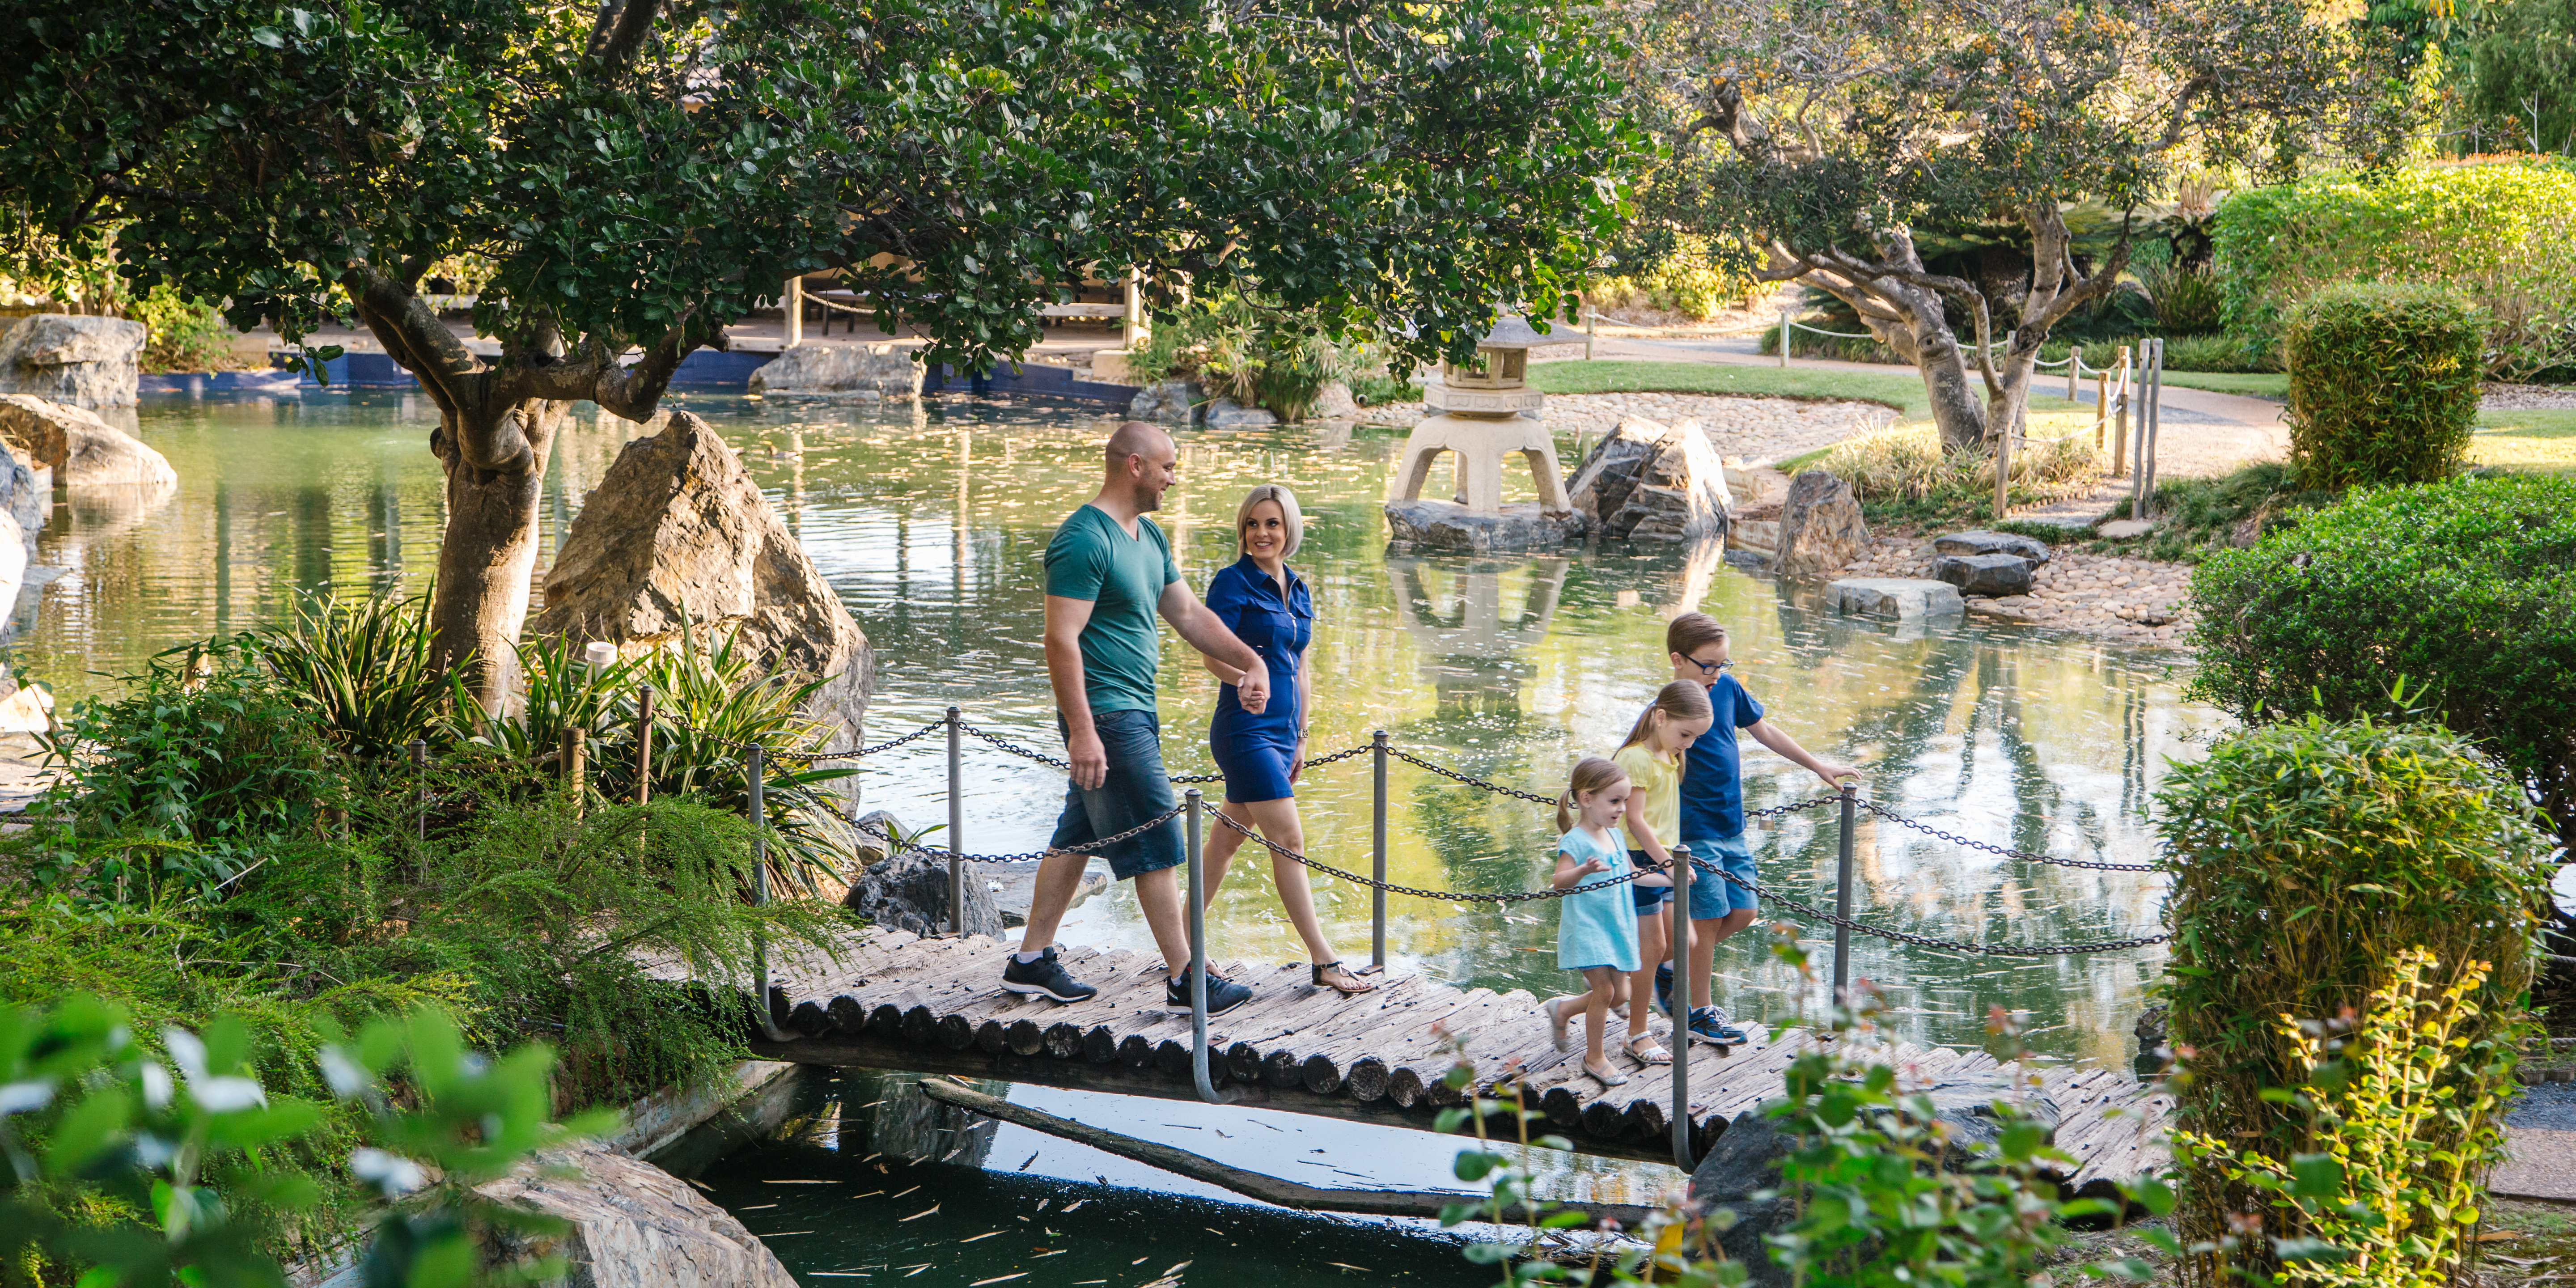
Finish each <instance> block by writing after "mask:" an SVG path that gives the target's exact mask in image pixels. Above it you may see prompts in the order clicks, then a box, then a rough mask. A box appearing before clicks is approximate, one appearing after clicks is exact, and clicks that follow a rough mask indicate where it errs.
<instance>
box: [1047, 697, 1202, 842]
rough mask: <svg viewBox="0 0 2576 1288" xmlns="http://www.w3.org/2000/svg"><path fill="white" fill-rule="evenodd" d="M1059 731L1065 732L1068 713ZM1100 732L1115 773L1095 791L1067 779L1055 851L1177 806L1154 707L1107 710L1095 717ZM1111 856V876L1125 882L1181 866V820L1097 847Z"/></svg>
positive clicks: (1060, 720) (1115, 831)
mask: <svg viewBox="0 0 2576 1288" xmlns="http://www.w3.org/2000/svg"><path fill="white" fill-rule="evenodd" d="M1055 723H1056V731H1057V732H1058V733H1063V732H1065V727H1064V717H1062V716H1057V717H1056V722H1055ZM1091 724H1092V727H1093V728H1095V729H1098V730H1099V731H1100V746H1101V749H1102V750H1103V751H1106V752H1107V753H1109V776H1108V777H1107V778H1105V779H1103V780H1101V783H1100V786H1099V787H1098V788H1097V789H1095V790H1092V791H1084V790H1083V789H1081V788H1079V787H1076V786H1074V785H1073V783H1072V781H1071V780H1070V779H1067V780H1066V783H1065V789H1064V813H1063V814H1061V815H1059V816H1057V818H1056V820H1055V836H1054V837H1053V838H1052V839H1050V840H1048V841H1047V848H1048V849H1050V850H1068V849H1072V848H1073V847H1075V846H1077V845H1089V844H1091V843H1092V842H1094V841H1097V840H1099V839H1100V838H1101V837H1104V836H1116V835H1118V834H1119V833H1120V832H1124V831H1126V830H1127V829H1129V828H1131V827H1134V826H1136V825H1137V824H1139V823H1142V822H1144V821H1145V820H1146V819H1149V818H1152V817H1154V816H1155V815H1157V814H1160V813H1162V812H1164V811H1165V810H1168V809H1170V808H1171V807H1172V780H1171V776H1170V775H1169V774H1167V773H1165V772H1164V771H1163V722H1162V718H1161V717H1160V716H1157V715H1156V714H1154V713H1153V712H1151V711H1103V712H1099V713H1096V714H1094V715H1093V716H1092V718H1091ZM1092 853H1096V854H1099V855H1100V856H1101V857H1103V858H1106V859H1108V860H1109V871H1110V874H1111V875H1113V876H1115V877H1117V878H1118V879H1119V880H1121V881H1125V880H1127V879H1128V878H1130V877H1137V876H1142V875H1144V874H1145V873H1148V872H1160V871H1162V870H1163V869H1165V868H1177V867H1179V866H1180V865H1181V861H1182V860H1183V859H1184V858H1186V857H1187V855H1186V854H1185V852H1184V844H1183V841H1182V834H1181V821H1180V820H1179V819H1177V818H1175V819H1166V820H1165V821H1164V822H1163V825H1162V826H1160V827H1156V828H1152V829H1149V830H1147V831H1146V832H1145V833H1144V834H1143V835H1141V836H1133V837H1129V838H1128V839H1126V840H1124V841H1120V842H1118V843H1117V844H1115V845H1110V846H1106V847H1104V848H1102V849H1099V850H1096V851H1092Z"/></svg>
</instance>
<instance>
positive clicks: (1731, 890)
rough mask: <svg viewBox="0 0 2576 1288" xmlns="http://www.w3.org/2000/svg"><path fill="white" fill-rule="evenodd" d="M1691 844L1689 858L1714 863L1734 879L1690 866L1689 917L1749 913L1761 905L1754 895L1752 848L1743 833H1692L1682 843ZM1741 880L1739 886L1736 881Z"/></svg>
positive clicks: (1700, 918)
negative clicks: (1701, 834) (1714, 834)
mask: <svg viewBox="0 0 2576 1288" xmlns="http://www.w3.org/2000/svg"><path fill="white" fill-rule="evenodd" d="M1682 844H1684V845H1687V846H1689V847H1690V852H1691V857H1692V858H1694V859H1697V860H1699V861H1700V862H1702V863H1714V864H1716V865H1718V866H1719V867H1722V868H1724V869H1726V870H1727V871H1728V872H1729V873H1731V874H1733V875H1734V877H1735V881H1729V880H1727V879H1726V878H1725V877H1721V876H1718V875H1717V874H1715V873H1713V872H1710V871H1708V870H1707V869H1705V868H1701V867H1697V866H1694V867H1692V868H1691V888H1690V905H1691V913H1690V915H1691V920H1693V921H1715V920H1717V919H1718V918H1720V917H1723V916H1725V915H1726V914H1727V913H1729V912H1733V911H1738V910H1741V911H1744V912H1751V911H1753V910H1754V909H1755V908H1758V907H1760V906H1761V905H1760V904H1759V903H1758V902H1756V901H1755V899H1754V898H1753V883H1754V881H1755V880H1757V879H1758V871H1757V869H1756V868H1755V867H1754V866H1753V850H1752V848H1751V847H1749V846H1747V845H1746V844H1745V843H1744V834H1743V833H1741V832H1739V833H1737V834H1735V835H1734V836H1694V837H1691V838H1689V839H1688V840H1685V841H1683V842H1682ZM1737 881H1740V882H1743V884H1742V885H1738V884H1736V882H1737Z"/></svg>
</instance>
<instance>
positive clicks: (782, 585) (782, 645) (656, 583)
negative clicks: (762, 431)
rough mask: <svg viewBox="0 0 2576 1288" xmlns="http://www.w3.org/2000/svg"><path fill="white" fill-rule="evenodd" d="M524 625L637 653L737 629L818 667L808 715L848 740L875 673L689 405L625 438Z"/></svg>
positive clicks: (766, 650)
mask: <svg viewBox="0 0 2576 1288" xmlns="http://www.w3.org/2000/svg"><path fill="white" fill-rule="evenodd" d="M545 589H546V610H545V612H543V613H541V614H539V615H538V616H537V619H536V621H535V622H534V623H532V625H533V626H534V627H535V629H536V630H537V631H539V632H540V633H543V634H548V635H565V636H570V637H571V638H572V639H573V640H575V641H576V642H585V641H589V640H607V641H608V642H610V643H612V644H615V645H617V646H618V649H619V651H620V652H621V653H625V654H629V655H632V654H636V653H640V652H643V651H644V650H647V649H651V648H657V647H663V646H666V645H669V644H672V643H675V642H677V641H678V639H679V637H680V633H681V632H682V631H683V630H694V631H697V632H699V633H700V634H701V637H702V638H703V637H704V636H706V635H708V634H721V633H722V632H727V631H734V632H738V633H737V634H735V636H734V647H736V648H738V649H747V650H749V651H751V652H752V653H753V654H754V655H755V656H757V657H759V658H760V659H761V662H762V666H763V667H764V668H765V669H770V670H778V671H786V672H791V673H796V674H801V675H805V676H808V677H817V678H822V679H823V680H824V681H825V683H824V685H823V687H822V688H820V689H818V690H816V691H815V694H814V696H813V697H812V698H810V699H808V700H807V705H806V710H807V712H808V713H809V714H811V715H813V716H815V717H816V718H818V719H820V720H822V721H823V722H824V723H825V724H826V725H829V726H832V727H833V728H834V729H835V730H836V733H835V735H834V738H833V741H832V743H831V745H832V746H833V747H835V748H847V747H851V746H855V745H857V739H858V736H859V728H860V724H861V721H862V720H863V719H864V717H865V716H866V714H867V704H868V693H869V691H870V690H871V688H872V687H873V686H874V683H875V678H876V677H875V657H874V655H873V654H872V653H871V651H870V650H869V648H868V637H867V636H866V635H864V634H862V633H861V632H860V630H859V624H858V622H857V621H856V620H854V619H853V618H851V616H850V610H849V609H847V608H844V607H842V606H841V599H840V596H838V595H836V594H834V593H833V592H832V587H831V583H829V582H826V581H825V580H823V574H822V573H821V572H820V571H819V570H817V569H816V568H815V567H814V561H813V560H812V559H811V558H809V557H808V556H807V555H806V553H805V547H804V546H802V545H800V544H798V543H797V540H796V537H795V535H794V534H793V533H790V532H789V531H788V530H787V525H786V524H784V523H781V522H780V521H779V518H778V514H777V512H776V511H774V510H772V509H770V508H769V500H768V498H767V497H764V496H762V495H761V492H760V488H759V485H757V484H755V483H753V482H752V479H751V476H750V475H749V474H747V473H745V472H744V471H743V468H742V460H741V458H740V457H737V456H735V455H734V451H733V449H732V448H731V447H728V446H726V445H725V441H724V440H723V439H722V438H719V437H717V435H716V432H715V430H714V428H713V427H711V426H709V425H708V424H707V423H706V422H705V421H703V420H700V419H698V418H697V417H696V416H694V415H691V414H690V413H688V412H680V413H678V414H677V415H674V416H672V417H671V420H670V423H669V424H667V425H665V426H664V427H663V429H662V432H661V433H659V434H656V435H654V436H652V437H650V438H638V439H635V440H634V441H632V442H629V443H628V444H626V448H625V450H624V451H622V452H620V453H618V456H617V460H616V462H615V463H614V464H611V465H610V466H609V467H608V472H607V473H606V474H605V475H603V476H601V478H600V480H599V486H598V487H597V488H596V489H594V490H593V491H592V492H591V494H590V496H589V498H588V499H587V500H585V501H584V502H583V503H582V507H581V513H580V514H578V515H576V516H575V517H574V518H573V521H572V526H571V528H570V529H569V530H568V531H567V532H566V533H565V534H564V542H563V550H562V553H560V554H559V555H557V556H556V558H555V565H554V567H553V568H552V569H550V570H548V571H547V573H546V587H545Z"/></svg>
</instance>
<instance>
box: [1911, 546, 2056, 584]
mask: <svg viewBox="0 0 2576 1288" xmlns="http://www.w3.org/2000/svg"><path fill="white" fill-rule="evenodd" d="M2032 544H2034V545H2036V544H2038V543H2036V542H2033V543H2032ZM1932 575H1933V576H1934V577H1935V578H1938V579H1939V580H1942V581H1946V582H1948V583H1950V584H1951V585H1953V586H1956V587H1958V588H1959V593H1960V594H1963V595H1984V596H1988V597H1990V598H1993V597H2000V596H2004V595H2027V594H2029V593H2030V560H2028V559H2024V558H2022V557H2021V556H2020V555H2003V554H1989V555H1942V556H1940V557H1938V558H1936V559H1934V560H1933V561H1932Z"/></svg>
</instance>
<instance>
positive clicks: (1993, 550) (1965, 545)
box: [1932, 528, 2051, 564]
mask: <svg viewBox="0 0 2576 1288" xmlns="http://www.w3.org/2000/svg"><path fill="white" fill-rule="evenodd" d="M1932 553H1934V554H1936V555H2019V556H2020V557H2022V558H2024V559H2027V560H2029V561H2031V562H2032V563H2034V564H2044V563H2047V562H2048V560H2049V556H2050V554H2051V551H2050V550H2049V548H2048V543H2047V542H2045V541H2041V540H2039V539H2037V538H2035V537H2025V536H2022V535H2021V534H2019V533H2015V532H1988V531H1986V530H1985V529H1983V528H1979V529H1976V530H1974V531H1970V532H1953V533H1951V534H1950V535H1948V536H1946V537H1935V538H1933V539H1932Z"/></svg>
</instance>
